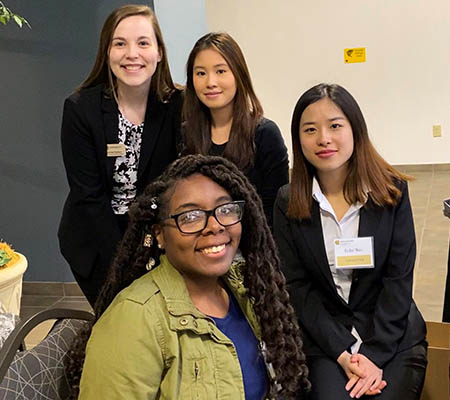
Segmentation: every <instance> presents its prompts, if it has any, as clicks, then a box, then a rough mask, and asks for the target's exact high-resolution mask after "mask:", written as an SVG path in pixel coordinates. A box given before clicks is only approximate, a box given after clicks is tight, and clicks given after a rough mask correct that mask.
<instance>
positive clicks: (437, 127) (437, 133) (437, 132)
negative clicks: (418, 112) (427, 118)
mask: <svg viewBox="0 0 450 400" xmlns="http://www.w3.org/2000/svg"><path fill="white" fill-rule="evenodd" d="M441 136H442V127H441V125H433V137H441Z"/></svg>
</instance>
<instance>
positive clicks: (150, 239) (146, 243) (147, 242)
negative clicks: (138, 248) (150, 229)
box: [143, 233, 153, 247]
mask: <svg viewBox="0 0 450 400" xmlns="http://www.w3.org/2000/svg"><path fill="white" fill-rule="evenodd" d="M152 244H153V236H152V235H151V234H150V233H147V234H146V235H145V236H144V243H143V245H144V247H152Z"/></svg>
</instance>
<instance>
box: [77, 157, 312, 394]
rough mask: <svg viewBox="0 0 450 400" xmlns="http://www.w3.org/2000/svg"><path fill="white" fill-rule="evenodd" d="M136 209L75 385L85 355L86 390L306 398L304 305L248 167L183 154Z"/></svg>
mask: <svg viewBox="0 0 450 400" xmlns="http://www.w3.org/2000/svg"><path fill="white" fill-rule="evenodd" d="M129 215H130V223H129V226H128V229H127V231H126V233H125V236H124V239H123V241H122V242H121V245H120V247H119V252H118V255H117V257H116V259H115V261H114V263H113V266H112V270H111V272H110V274H109V276H108V279H107V282H106V285H105V286H104V288H103V290H102V292H101V294H100V297H99V300H98V302H97V304H96V307H95V313H96V322H95V325H94V327H93V329H92V332H91V329H90V328H89V329H88V330H87V331H86V332H85V334H84V335H83V337H80V340H79V343H78V347H77V350H76V352H75V356H74V359H75V361H76V362H75V364H74V365H73V366H72V370H71V371H70V372H71V376H72V377H73V378H74V379H73V382H72V385H73V387H75V388H76V387H77V386H78V382H77V379H79V377H80V370H81V368H80V367H81V363H82V360H83V356H84V353H85V357H86V358H85V361H84V366H83V373H82V376H81V383H80V386H79V388H80V391H79V398H80V399H99V398H101V399H104V398H105V399H106V398H107V399H119V398H120V399H123V398H126V399H136V400H137V399H156V398H157V399H159V398H165V399H187V398H189V399H192V398H195V399H225V398H227V399H242V400H243V399H246V400H253V399H254V400H256V399H258V400H261V399H263V398H264V399H267V398H270V399H275V398H281V397H282V398H284V399H291V398H292V399H293V398H302V393H303V389H305V388H307V387H308V381H307V378H306V376H307V369H306V367H305V359H304V355H303V352H302V341H301V339H300V334H299V331H298V327H297V325H296V322H295V316H294V312H293V309H292V307H291V306H290V305H289V297H288V294H287V291H286V289H285V286H284V278H283V276H282V274H281V272H280V268H279V260H278V257H277V254H276V249H275V245H274V242H273V239H272V237H271V235H270V230H269V227H268V225H267V222H266V219H265V216H264V212H263V207H262V203H261V200H260V199H259V196H258V195H257V193H256V191H255V189H254V188H253V186H252V185H251V184H250V183H249V181H248V180H247V178H245V176H244V175H243V174H242V173H241V172H240V171H239V170H238V168H237V167H236V166H235V165H234V164H232V163H231V162H230V161H227V160H225V159H223V158H221V157H208V156H202V155H191V156H187V157H184V158H181V159H179V160H178V161H176V162H174V163H173V164H172V165H171V166H170V167H169V168H168V169H167V171H166V172H165V173H164V174H163V175H162V176H161V177H160V178H159V179H158V180H157V181H155V182H154V183H152V184H151V185H150V186H149V187H147V189H146V190H145V192H144V194H143V195H142V196H141V197H139V198H138V199H137V201H136V202H135V203H134V204H133V205H132V206H131V208H130V212H129ZM238 247H239V249H240V251H241V254H242V259H243V261H240V262H236V258H235V255H236V251H237V249H238ZM122 289H123V290H122ZM119 292H120V293H119ZM89 336H90V338H89V342H88V343H87V346H86V340H87V338H88V337H89ZM74 395H75V396H76V395H77V393H74Z"/></svg>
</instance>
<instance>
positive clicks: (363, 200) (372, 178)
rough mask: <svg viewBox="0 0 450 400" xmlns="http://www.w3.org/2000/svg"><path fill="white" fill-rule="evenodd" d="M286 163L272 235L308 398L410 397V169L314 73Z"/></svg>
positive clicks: (419, 357) (413, 317)
mask: <svg viewBox="0 0 450 400" xmlns="http://www.w3.org/2000/svg"><path fill="white" fill-rule="evenodd" d="M291 129H292V131H291V132H292V146H293V152H294V167H293V172H292V179H291V184H290V185H286V186H285V187H283V188H282V189H281V190H280V192H279V194H278V197H277V200H276V203H275V207H274V235H275V240H276V242H277V244H278V247H279V250H280V256H281V258H282V264H283V272H284V274H285V276H286V280H287V283H288V286H289V291H290V294H291V300H292V302H293V305H294V308H295V309H296V313H297V318H298V321H299V324H300V326H301V328H302V330H303V333H304V348H305V353H306V356H307V365H308V367H309V369H310V380H311V385H312V391H311V399H312V400H340V399H348V398H349V395H350V397H352V398H353V397H357V398H360V397H361V396H364V398H366V397H365V396H366V395H377V396H376V398H377V399H402V400H413V399H414V400H418V399H419V398H420V393H421V391H422V386H423V381H424V377H425V368H426V363H427V361H426V351H427V344H426V341H425V324H424V321H423V318H422V316H421V314H420V312H419V310H418V309H417V307H416V305H415V303H414V301H413V299H412V286H413V285H412V284H413V275H414V274H413V272H414V262H415V254H416V253H415V251H416V250H415V234H414V224H413V217H412V213H411V206H410V202H409V197H408V186H407V180H408V179H409V177H408V176H406V175H404V174H402V173H400V172H398V171H397V170H396V169H394V168H393V167H392V166H390V165H389V164H388V163H387V162H386V161H385V160H383V158H382V157H381V156H380V155H379V154H378V153H377V152H376V150H375V149H374V147H373V146H372V144H371V142H370V139H369V136H368V132H367V126H366V123H365V121H364V117H363V115H362V112H361V110H360V108H359V106H358V104H357V102H356V100H355V99H354V98H353V97H352V95H351V94H350V93H349V92H348V91H347V90H345V89H344V88H343V87H341V86H338V85H328V84H320V85H317V86H314V87H313V88H311V89H309V90H308V91H306V92H305V93H304V94H303V95H302V96H301V97H300V99H299V100H298V102H297V105H296V107H295V109H294V114H293V117H292V126H291Z"/></svg>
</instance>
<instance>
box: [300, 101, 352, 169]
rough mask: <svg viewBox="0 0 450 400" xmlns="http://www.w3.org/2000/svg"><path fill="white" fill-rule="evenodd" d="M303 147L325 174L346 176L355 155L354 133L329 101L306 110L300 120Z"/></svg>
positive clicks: (336, 107)
mask: <svg viewBox="0 0 450 400" xmlns="http://www.w3.org/2000/svg"><path fill="white" fill-rule="evenodd" d="M300 144H301V148H302V152H303V154H304V156H305V158H306V159H307V160H308V161H309V162H310V163H311V164H312V165H313V166H314V167H315V168H316V170H317V173H318V175H319V177H320V176H323V174H330V173H333V174H336V173H337V174H344V176H345V175H346V174H347V168H348V161H349V159H350V157H351V156H352V154H353V145H354V142H353V131H352V127H351V124H350V122H349V121H348V119H347V117H346V116H345V114H344V113H343V112H342V110H341V109H340V108H339V107H338V106H337V105H336V104H335V103H333V101H331V100H330V99H329V98H328V97H324V98H323V99H321V100H319V101H316V102H315V103H312V104H310V105H309V106H308V107H306V108H305V111H303V114H302V116H301V119H300Z"/></svg>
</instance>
